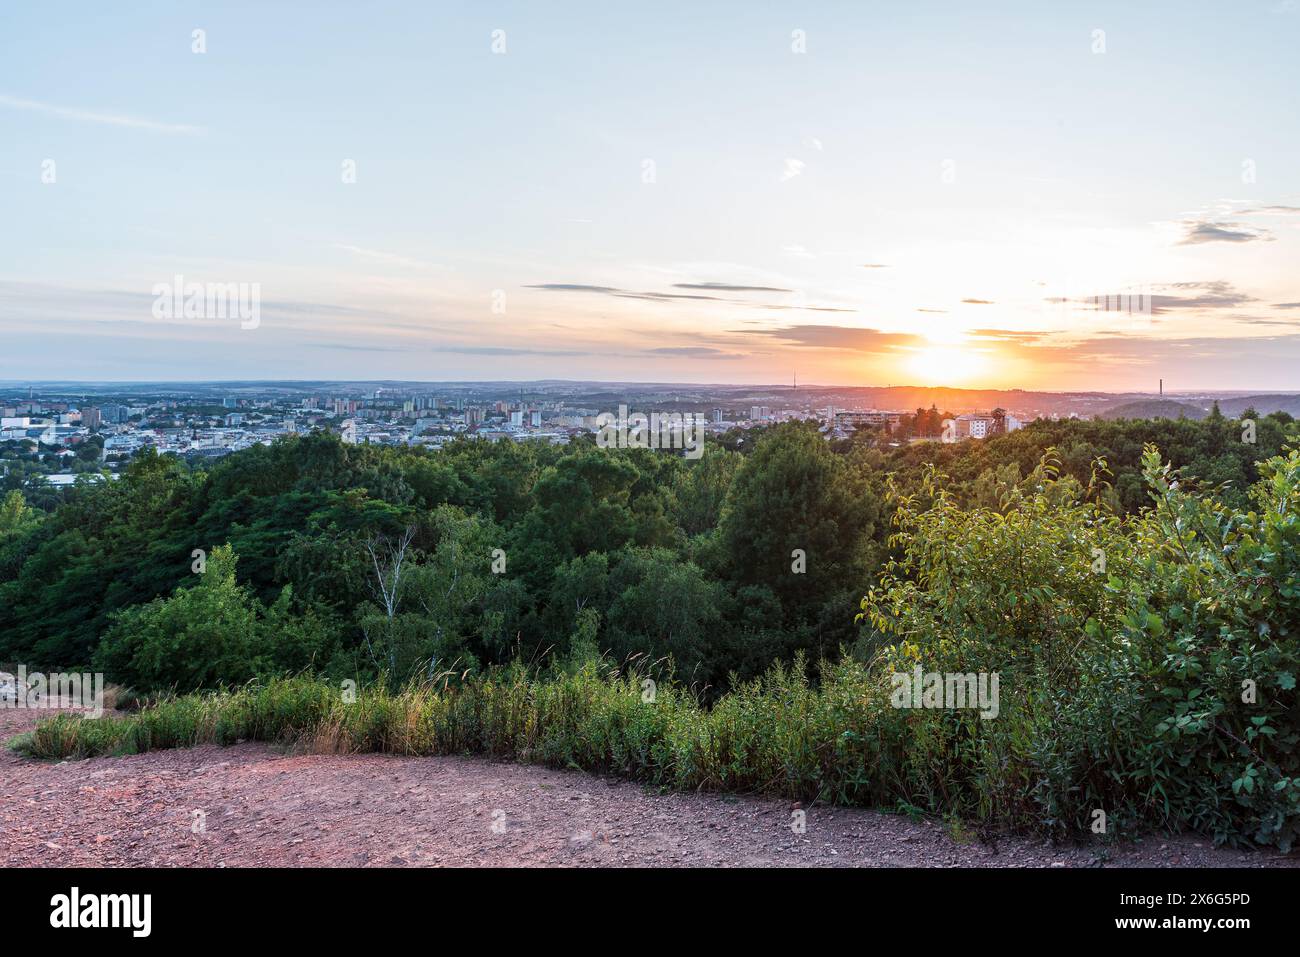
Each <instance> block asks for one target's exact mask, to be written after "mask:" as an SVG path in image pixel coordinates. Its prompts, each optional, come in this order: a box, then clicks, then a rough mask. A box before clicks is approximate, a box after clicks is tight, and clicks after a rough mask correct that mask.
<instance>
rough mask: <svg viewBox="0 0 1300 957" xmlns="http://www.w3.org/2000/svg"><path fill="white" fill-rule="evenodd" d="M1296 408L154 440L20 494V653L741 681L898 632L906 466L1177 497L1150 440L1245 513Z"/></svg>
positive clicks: (1106, 501) (158, 679)
mask: <svg viewBox="0 0 1300 957" xmlns="http://www.w3.org/2000/svg"><path fill="white" fill-rule="evenodd" d="M1293 429H1294V424H1293V423H1292V422H1291V420H1290V417H1289V416H1286V415H1285V414H1278V415H1274V416H1268V417H1263V418H1260V419H1259V420H1258V423H1257V426H1256V428H1255V434H1254V435H1253V436H1252V437H1253V438H1254V440H1255V441H1253V442H1248V441H1243V427H1242V424H1241V423H1240V422H1238V421H1235V420H1228V419H1225V418H1224V417H1223V416H1221V415H1219V414H1217V410H1216V412H1215V413H1214V414H1212V415H1211V416H1210V417H1209V418H1207V419H1205V420H1203V421H1199V422H1198V421H1191V420H1186V419H1184V420H1156V421H1139V420H1133V421H1124V420H1121V421H1080V420H1068V421H1058V422H1054V421H1045V420H1044V421H1038V422H1035V423H1032V424H1030V425H1029V426H1028V427H1026V428H1024V429H1021V430H1019V431H1016V432H1012V433H1010V434H1006V435H1000V436H997V437H995V438H992V439H989V440H986V441H963V442H958V443H952V444H942V443H933V442H925V443H917V444H903V443H891V442H889V441H886V439H887V438H888V437H887V436H884V435H881V434H879V433H873V432H862V433H859V434H858V435H857V436H855V437H854V438H853V439H851V440H849V441H845V442H839V443H834V444H829V443H827V442H825V441H824V440H823V439H822V437H821V436H820V435H819V434H818V433H817V431H816V430H815V428H813V427H812V426H811V425H785V426H779V427H776V428H772V429H763V430H751V431H750V432H748V433H745V434H744V435H743V436H742V435H741V434H740V433H737V434H735V435H732V436H729V440H728V441H723V442H720V443H717V444H714V445H712V446H711V447H710V448H709V449H708V451H707V454H705V455H704V456H703V457H702V458H701V459H699V460H697V461H689V460H686V459H684V458H682V457H680V456H677V455H673V454H670V453H659V452H654V451H649V450H613V449H597V448H595V447H594V445H593V444H591V442H590V441H586V442H583V441H579V442H575V443H574V444H572V445H570V446H568V447H564V448H559V447H554V446H549V445H545V444H540V443H511V442H498V443H489V442H484V441H478V440H468V439H467V440H462V441H458V442H456V443H454V444H452V445H450V446H449V447H447V448H446V449H444V450H443V451H441V452H430V451H427V450H423V449H407V448H392V447H380V446H367V445H345V444H343V443H341V442H340V441H339V440H338V439H337V438H336V437H334V436H332V435H329V434H325V433H316V434H311V435H307V436H302V437H292V438H288V439H285V440H282V441H279V442H276V443H275V444H274V445H271V446H257V447H254V448H251V449H248V450H246V451H242V452H238V453H235V454H232V455H230V456H228V457H226V458H225V459H223V460H220V461H219V462H217V463H216V464H215V465H212V466H211V467H210V468H208V469H206V470H193V469H191V468H190V467H189V466H187V465H186V464H185V463H183V462H181V461H178V460H176V459H175V458H173V457H169V456H163V457H159V456H155V455H151V454H148V453H146V454H144V455H142V456H139V457H137V459H136V460H135V461H134V462H132V463H131V465H130V466H129V468H127V469H126V470H125V472H124V474H123V476H122V478H121V479H120V480H119V481H115V482H111V483H95V484H92V483H82V484H79V485H77V486H76V487H73V488H69V489H65V490H60V491H58V492H51V491H50V490H39V491H38V492H37V493H36V494H33V495H32V496H31V497H32V499H34V500H35V501H33V502H29V501H27V499H26V498H25V497H24V495H23V493H22V492H20V491H11V492H10V493H9V496H8V498H7V499H5V502H4V508H3V509H2V510H0V660H10V661H20V660H21V661H24V662H29V663H30V664H32V665H33V666H45V667H82V666H88V665H94V666H96V667H98V668H102V669H103V670H105V671H107V672H108V673H109V674H110V677H111V678H113V679H115V680H118V681H122V682H125V683H128V684H131V685H134V686H137V687H141V688H146V689H149V688H163V687H174V688H176V689H178V690H191V689H193V688H197V687H206V686H211V685H215V684H220V683H223V682H239V681H243V680H246V679H247V678H250V677H253V676H254V675H257V674H262V673H269V672H285V671H295V670H300V669H305V668H311V669H314V670H317V671H321V672H323V673H326V674H330V675H334V676H341V675H348V676H357V675H360V676H366V677H374V676H377V675H379V674H381V673H382V674H386V675H388V676H389V677H390V678H394V679H402V678H405V677H409V676H410V675H412V674H418V673H421V672H422V671H426V672H430V673H431V672H432V671H434V670H437V669H444V668H448V669H451V668H454V669H457V670H459V671H465V670H469V671H473V670H475V669H478V668H481V667H483V666H485V665H489V664H493V663H500V662H504V661H507V660H510V659H512V658H515V657H519V656H523V657H524V658H526V659H529V660H535V659H539V658H543V657H546V656H555V657H558V658H563V657H564V656H565V655H567V654H569V653H570V652H571V650H572V648H573V646H574V645H575V644H582V643H584V642H585V643H588V644H591V645H594V646H596V647H598V648H599V649H600V650H601V651H607V652H609V653H611V654H612V655H613V656H614V657H615V658H617V659H620V660H621V659H624V658H626V657H627V656H632V655H644V656H648V657H649V658H652V659H664V658H670V659H671V661H672V663H673V666H674V668H675V671H676V674H677V676H678V677H679V678H680V679H682V680H685V681H687V682H690V683H694V684H696V685H698V686H699V687H701V688H712V689H717V688H720V687H723V686H725V685H726V683H727V682H728V680H729V676H730V675H732V674H733V673H734V674H735V675H736V676H739V677H742V678H743V677H747V676H751V675H755V674H758V673H760V672H761V671H763V670H764V669H765V668H766V667H767V666H768V664H769V663H770V662H772V661H773V660H774V659H780V660H785V661H790V660H792V658H793V656H794V655H795V653H796V652H799V651H803V652H806V653H808V656H809V658H810V659H811V660H816V659H818V658H820V657H821V656H824V655H834V654H836V653H837V652H838V651H839V650H840V649H841V648H856V649H858V651H859V652H861V653H867V652H868V651H869V650H870V649H871V648H872V647H873V645H879V644H880V640H881V636H880V634H879V633H878V632H877V631H876V630H875V629H873V628H872V627H870V625H869V624H868V625H866V626H864V625H863V624H862V623H860V622H855V612H856V611H857V608H858V604H859V602H860V600H861V598H862V596H863V595H864V594H866V593H867V592H868V590H869V589H870V588H871V587H873V585H874V584H875V583H876V581H877V579H878V577H879V574H880V572H881V570H882V568H883V566H884V565H885V563H886V562H888V561H889V560H890V558H891V555H890V545H889V541H888V539H889V535H890V532H891V525H892V518H893V515H894V509H895V508H896V505H891V504H889V503H888V502H887V501H886V484H887V481H888V483H889V484H890V485H891V486H892V487H893V488H894V489H895V490H898V489H903V490H905V491H906V490H911V491H917V492H921V491H922V490H924V489H927V488H929V487H930V486H931V484H932V480H931V479H927V478H926V472H927V470H929V469H931V468H933V469H935V470H936V471H937V473H938V474H942V475H945V476H946V478H945V479H944V490H945V493H946V494H947V495H949V496H951V500H952V501H953V502H955V503H957V504H958V505H961V506H964V507H971V508H978V507H984V508H992V509H995V510H996V509H999V508H1002V507H1003V506H1004V505H1005V503H1006V501H1007V497H1008V495H1009V494H1011V493H1012V492H1013V491H1014V490H1016V489H1024V488H1026V487H1027V484H1028V483H1031V482H1033V481H1035V479H1034V476H1035V474H1036V473H1035V470H1036V469H1037V467H1038V465H1039V461H1040V459H1041V458H1042V457H1043V455H1044V453H1045V452H1047V450H1049V449H1052V450H1054V452H1053V456H1054V459H1055V460H1056V461H1057V462H1058V463H1059V469H1060V471H1061V474H1062V475H1063V476H1068V477H1072V478H1073V479H1075V480H1076V481H1077V482H1078V483H1080V484H1081V486H1082V487H1085V488H1089V487H1090V488H1092V490H1093V494H1094V497H1095V498H1096V500H1097V503H1098V504H1099V505H1101V506H1103V507H1104V508H1106V509H1107V510H1108V511H1109V512H1111V513H1113V514H1115V515H1117V516H1122V515H1125V514H1129V515H1132V514H1136V513H1137V512H1138V511H1139V510H1141V509H1142V508H1143V507H1144V506H1146V505H1149V504H1150V490H1149V489H1147V488H1146V487H1145V485H1144V482H1143V478H1142V475H1141V456H1142V449H1143V446H1144V444H1146V443H1151V444H1154V445H1155V446H1156V447H1158V448H1159V450H1160V453H1161V454H1162V455H1163V456H1164V457H1165V458H1166V459H1167V460H1168V461H1170V462H1171V464H1172V465H1174V466H1175V467H1180V468H1185V469H1186V471H1187V473H1188V474H1189V475H1194V476H1195V477H1196V478H1197V479H1198V480H1199V481H1200V482H1202V483H1204V484H1206V485H1219V486H1222V489H1221V491H1220V494H1221V496H1222V497H1223V499H1224V501H1225V502H1226V503H1227V504H1229V505H1234V506H1238V507H1240V506H1243V505H1244V504H1245V502H1246V500H1247V491H1248V489H1249V487H1250V486H1251V485H1252V484H1253V483H1254V482H1256V481H1257V479H1258V478H1259V471H1258V463H1259V462H1260V461H1262V460H1265V459H1268V458H1270V457H1272V456H1275V455H1277V454H1278V453H1279V452H1280V451H1281V449H1282V446H1283V443H1284V441H1285V440H1286V437H1287V434H1288V430H1293ZM741 438H745V439H746V440H745V441H740V439H741ZM1099 460H1101V461H1102V462H1104V467H1105V472H1104V474H1103V475H1102V477H1101V480H1100V482H1099V481H1098V477H1097V472H1096V469H1097V467H1098V461H1099ZM38 506H44V508H41V507H38ZM200 567H202V568H203V569H205V571H204V573H203V574H198V573H197V572H196V571H195V569H196V568H200Z"/></svg>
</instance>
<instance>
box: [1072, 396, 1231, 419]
mask: <svg viewBox="0 0 1300 957" xmlns="http://www.w3.org/2000/svg"><path fill="white" fill-rule="evenodd" d="M1207 415H1209V413H1208V412H1206V411H1205V410H1204V409H1202V408H1200V407H1198V406H1195V405H1188V404H1187V403H1185V402H1175V401H1174V400H1173V399H1141V400H1139V401H1137V402H1125V403H1124V404H1123V405H1117V406H1113V407H1111V408H1109V409H1106V410H1105V411H1104V412H1101V413H1100V414H1098V416H1097V418H1099V419H1203V418H1205V417H1206V416H1207Z"/></svg>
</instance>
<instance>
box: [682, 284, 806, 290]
mask: <svg viewBox="0 0 1300 957" xmlns="http://www.w3.org/2000/svg"><path fill="white" fill-rule="evenodd" d="M673 288H674V289H713V290H717V291H720V292H793V291H794V290H792V289H781V288H778V287H777V286H729V285H727V284H726V283H723V282H675V283H673Z"/></svg>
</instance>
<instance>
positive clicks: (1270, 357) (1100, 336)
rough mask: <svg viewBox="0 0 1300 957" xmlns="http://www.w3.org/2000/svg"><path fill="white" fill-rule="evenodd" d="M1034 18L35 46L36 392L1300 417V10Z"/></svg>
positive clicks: (0, 265) (245, 15)
mask: <svg viewBox="0 0 1300 957" xmlns="http://www.w3.org/2000/svg"><path fill="white" fill-rule="evenodd" d="M1005 6H1006V8H1007V10H1008V11H1011V12H1009V13H1008V14H1007V15H1005V16H1002V17H999V18H992V17H985V16H983V14H982V13H981V12H979V11H974V10H963V9H960V8H954V7H951V6H949V5H946V4H940V3H928V4H926V3H923V4H916V5H913V6H911V7H909V9H908V10H907V11H906V12H903V13H899V12H894V11H890V12H888V13H887V14H886V13H881V14H876V15H873V14H872V13H871V12H870V11H864V10H861V9H858V8H855V7H853V6H851V5H848V4H844V5H829V6H826V7H823V8H822V9H820V10H817V11H807V10H803V9H800V8H798V7H796V6H793V5H791V6H789V7H783V8H770V9H763V10H753V9H750V8H747V7H743V6H742V5H733V6H727V5H717V6H715V7H713V8H712V9H710V10H697V9H695V8H692V7H687V6H685V5H672V4H669V5H667V6H665V7H661V8H657V9H656V11H655V15H654V16H653V17H650V16H647V15H643V14H640V13H634V12H629V11H616V10H608V9H604V8H602V7H600V6H599V5H596V4H577V5H575V6H574V7H573V11H574V15H573V16H566V17H564V18H562V19H558V18H553V17H548V16H547V15H546V14H544V13H543V12H540V11H537V10H530V9H528V7H527V6H526V5H523V4H492V5H490V6H485V7H483V8H480V9H473V10H451V11H448V10H427V9H423V8H421V7H419V6H417V5H414V4H409V5H408V4H401V5H394V6H392V7H388V8H385V9H383V10H379V11H367V12H366V13H365V14H364V16H363V15H361V14H360V13H359V12H358V11H357V10H356V9H355V8H354V7H353V6H351V5H343V4H326V5H322V6H321V7H319V8H313V11H312V14H311V16H310V17H306V16H304V15H303V14H302V13H300V12H294V11H290V10H266V9H262V8H260V7H258V6H257V5H253V4H234V5H230V6H228V7H225V8H223V9H221V10H208V9H201V8H199V7H197V6H193V7H191V6H179V7H168V8H152V9H137V10H125V11H115V12H114V13H113V14H112V16H109V15H107V14H102V13H100V14H97V13H96V11H95V8H93V7H91V6H89V5H86V6H83V7H82V11H83V14H84V15H83V16H80V17H77V18H75V19H72V18H59V19H57V20H56V19H55V18H54V16H53V15H52V14H50V13H49V12H47V11H44V10H42V9H40V8H39V7H30V8H24V9H21V10H18V11H15V12H13V13H12V14H11V15H9V17H8V19H7V24H6V31H5V34H4V36H3V37H0V57H3V58H4V60H5V62H6V66H7V70H6V72H5V76H4V78H3V80H0V202H2V203H3V206H4V208H5V209H6V211H7V215H6V219H7V221H8V224H9V225H10V228H9V229H7V230H5V231H4V232H3V234H0V345H2V346H3V348H0V380H8V381H16V380H22V381H30V380H59V381H69V380H85V381H105V382H108V381H119V382H126V381H137V382H161V381H191V382H193V381H230V380H288V379H297V380H317V379H338V380H340V381H342V380H354V381H355V380H371V379H385V380H416V381H494V380H495V381H499V380H520V381H532V380H540V379H562V380H571V381H622V382H659V383H672V382H680V383H683V384H688V383H697V384H698V383H735V384H763V383H771V384H780V383H787V382H790V381H791V378H792V376H793V375H795V374H796V373H797V375H798V376H799V379H800V381H801V382H803V381H807V382H808V383H809V384H812V383H820V384H836V385H842V386H846V387H847V386H858V385H864V386H866V385H871V386H874V385H888V384H893V385H915V386H952V387H957V388H1024V389H1040V390H1052V389H1059V390H1077V389H1096V390H1099V391H1111V392H1125V391H1144V392H1154V391H1155V390H1156V387H1157V386H1156V383H1157V381H1158V379H1160V378H1163V379H1164V380H1165V383H1166V391H1168V392H1176V391H1181V390H1224V391H1242V392H1265V391H1285V390H1287V389H1288V388H1290V387H1293V383H1294V382H1295V377H1294V371H1293V370H1294V369H1295V368H1296V363H1297V361H1300V279H1298V278H1297V276H1296V274H1295V269H1294V263H1295V262H1296V255H1297V252H1300V249H1297V245H1298V244H1300V175H1298V174H1297V172H1296V170H1297V168H1298V167H1297V162H1296V160H1297V158H1298V156H1300V130H1297V128H1296V124H1294V123H1293V122H1287V120H1288V119H1289V117H1290V116H1291V115H1292V113H1293V111H1294V103H1293V99H1294V96H1293V94H1290V93H1289V91H1290V90H1292V89H1294V87H1295V81H1296V80H1297V79H1300V69H1298V68H1297V67H1296V66H1295V63H1294V57H1293V56H1291V55H1290V51H1291V50H1292V49H1293V48H1294V45H1295V40H1296V34H1297V31H1300V9H1297V5H1296V4H1294V3H1289V2H1286V0H1280V2H1279V0H1266V2H1261V3H1254V4H1246V5H1239V6H1236V7H1232V8H1228V7H1226V6H1223V5H1211V4H1180V5H1177V6H1175V5H1173V4H1161V5H1159V6H1158V8H1154V9H1143V10H1131V9H1126V8H1125V6H1124V5H1122V4H1117V3H1091V4H1089V5H1087V7H1086V8H1082V9H1078V10H1068V9H1067V10H1054V11H1051V12H1045V11H1042V10H1036V9H1035V8H1034V6H1033V5H1031V4H1007V5H1005ZM742 11H743V12H744V16H741V15H740V14H741V12H742ZM65 20H71V22H64V21H65ZM56 26H57V36H58V39H59V47H58V53H57V55H51V49H50V45H49V42H48V39H46V40H45V41H44V42H43V43H42V42H38V40H40V39H41V38H42V37H45V38H48V36H49V34H50V32H51V31H52V30H54V28H55V27H56ZM196 31H199V32H198V33H196ZM1288 63H1290V64H1292V65H1290V66H1288V65H1287V64H1288ZM344 64H346V66H344ZM160 79H162V80H165V82H160ZM192 283H198V284H201V285H202V286H203V287H204V288H207V287H209V286H212V285H214V284H216V285H224V284H237V285H239V284H242V285H243V286H247V287H250V288H251V289H254V290H255V291H256V296H257V307H258V316H257V321H256V322H255V323H253V322H251V321H245V322H240V321H239V320H238V316H225V315H210V314H208V315H196V316H186V315H184V313H183V310H182V312H181V314H177V315H161V316H160V315H159V310H158V308H157V306H158V303H159V300H160V297H161V293H160V292H159V289H160V288H163V287H167V288H171V287H173V286H175V287H179V288H180V289H182V290H184V288H185V287H186V286H187V285H188V284H192ZM179 298H180V297H178V300H179Z"/></svg>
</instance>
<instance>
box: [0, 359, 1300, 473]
mask: <svg viewBox="0 0 1300 957" xmlns="http://www.w3.org/2000/svg"><path fill="white" fill-rule="evenodd" d="M1216 403H1217V404H1219V405H1220V406H1221V407H1222V411H1223V412H1224V413H1225V414H1230V415H1231V414H1240V413H1241V412H1242V411H1243V410H1245V409H1247V408H1250V409H1254V410H1255V411H1257V412H1258V413H1260V414H1264V413H1267V412H1270V411H1275V410H1280V411H1287V412H1292V413H1295V412H1300V396H1297V395H1294V394H1282V395H1268V396H1255V395H1244V394H1241V393H1204V394H1191V393H1186V394H1180V395H1177V396H1174V395H1163V394H1159V393H1157V394H1154V395H1153V394H1123V395H1117V394H1107V393H1094V392H1089V393H1045V392H1024V391H1020V390H962V389H949V388H928V389H927V388H917V387H892V386H891V387H877V388H852V387H844V388H837V387H822V386H811V387H796V386H794V385H791V386H785V387H753V386H731V385H717V386H683V385H671V384H631V385H629V384H618V383H581V382H556V381H546V382H530V383H509V382H499V383H375V382H365V383H346V382H335V383H325V382H319V383H318V382H311V383H301V382H298V383H295V382H232V383H196V384H175V383H171V384H166V383H164V384H97V385H92V384H78V383H26V384H8V385H6V384H0V472H2V473H3V475H4V477H5V479H6V481H5V483H4V484H5V485H7V486H11V487H13V486H15V485H17V484H19V483H21V482H22V481H24V480H25V479H28V478H31V477H33V476H35V475H40V476H41V477H42V478H43V480H44V481H45V482H47V483H48V484H49V485H51V486H55V487H58V486H64V485H71V484H73V483H75V482H76V481H77V480H78V477H79V476H85V480H87V481H98V480H101V479H102V477H103V476H104V475H105V474H107V475H109V476H112V475H115V474H116V473H117V472H118V470H120V468H121V467H122V466H123V465H124V464H126V463H127V462H129V461H130V460H131V458H132V457H133V456H135V455H136V454H137V453H139V452H140V451H141V450H142V449H152V450H154V451H156V452H157V453H159V454H173V455H176V456H180V457H184V458H186V459H189V460H194V461H201V460H204V459H215V458H219V457H221V456H224V455H227V454H228V453H230V452H234V451H237V450H240V449H245V448H248V447H250V446H253V445H257V444H270V443H271V442H274V441H275V440H276V439H277V438H280V437H282V436H287V435H295V434H300V433H305V432H311V431H314V430H324V431H328V432H332V433H336V434H338V435H339V436H340V438H341V439H342V441H343V442H345V443H371V444H382V445H405V446H426V447H429V448H431V449H435V450H436V449H438V448H440V447H441V446H442V445H444V444H445V443H447V442H449V441H452V440H454V439H457V438H459V437H478V438H482V439H488V440H493V441H540V442H548V443H552V444H565V443H568V442H570V441H572V440H573V439H574V438H575V437H576V436H581V435H583V434H586V433H593V432H596V431H597V430H598V428H599V423H598V419H599V417H600V416H601V415H602V414H609V413H611V412H613V411H614V410H615V409H617V408H618V407H619V405H620V404H625V405H627V406H629V407H631V408H633V409H634V410H635V411H638V412H642V413H651V412H681V413H689V414H695V415H701V416H703V418H704V429H705V435H706V437H708V436H712V437H714V438H717V437H720V436H723V435H726V434H728V433H731V432H733V431H736V430H739V431H741V432H743V431H744V430H748V429H751V428H754V427H760V426H768V425H772V424H775V423H780V422H788V421H796V420H813V421H815V422H817V423H818V427H819V429H820V430H821V431H822V433H823V434H824V435H825V436H826V437H827V439H828V440H835V439H850V438H853V437H855V436H856V437H859V438H861V437H862V436H863V435H864V433H865V434H869V435H870V437H871V439H872V440H873V441H878V442H884V443H889V444H893V445H897V444H902V443H904V442H925V441H959V440H963V439H985V438H988V437H991V436H993V435H997V434H1000V433H1004V432H1011V431H1014V430H1016V429H1018V428H1020V427H1021V426H1022V425H1023V424H1025V423H1026V422H1028V421H1032V420H1033V419H1036V418H1050V419H1058V418H1076V417H1087V418H1091V417H1093V416H1104V417H1109V418H1114V417H1132V418H1144V417H1155V416H1165V417H1170V418H1177V417H1179V416H1186V417H1189V418H1200V417H1202V416H1204V415H1205V414H1207V413H1208V411H1209V409H1210V408H1211V407H1212V405H1214V404H1216Z"/></svg>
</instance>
